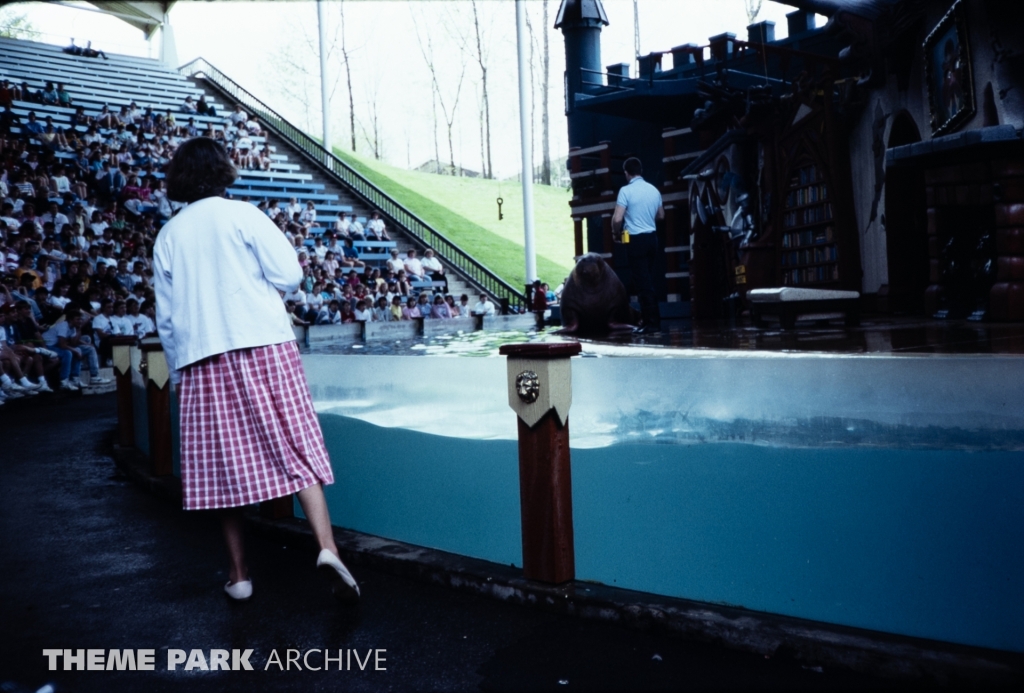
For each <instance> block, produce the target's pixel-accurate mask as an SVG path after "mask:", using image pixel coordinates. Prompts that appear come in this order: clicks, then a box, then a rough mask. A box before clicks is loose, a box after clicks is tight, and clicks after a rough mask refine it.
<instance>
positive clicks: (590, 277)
mask: <svg viewBox="0 0 1024 693" xmlns="http://www.w3.org/2000/svg"><path fill="white" fill-rule="evenodd" d="M561 310H562V329H561V332H562V333H564V334H582V335H586V334H607V333H609V332H612V331H617V330H632V329H633V327H634V325H635V323H636V315H635V311H634V310H633V309H632V308H631V307H630V305H629V294H627V293H626V287H624V286H623V285H622V281H620V280H619V277H618V275H616V274H615V272H614V271H612V268H611V267H609V266H608V263H606V262H605V261H604V258H602V257H601V256H600V255H598V254H597V253H587V254H586V255H583V256H582V257H580V259H579V261H578V262H577V263H576V266H575V267H574V268H573V270H572V273H570V274H569V278H568V279H567V280H566V281H565V288H564V289H563V290H562V300H561Z"/></svg>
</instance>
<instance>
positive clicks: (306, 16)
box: [13, 0, 793, 177]
mask: <svg viewBox="0 0 1024 693" xmlns="http://www.w3.org/2000/svg"><path fill="white" fill-rule="evenodd" d="M79 4H81V5H82V6H84V7H90V6H89V5H86V4H84V3H79ZM476 4H477V9H478V13H479V18H480V24H481V34H482V39H483V41H482V43H483V45H484V51H485V53H486V64H487V68H488V81H489V87H490V88H489V92H490V100H491V131H492V157H493V161H494V170H495V174H496V175H499V176H501V177H505V176H511V175H515V174H516V173H517V172H518V171H519V168H520V162H519V125H518V118H519V108H518V83H517V79H518V77H517V69H516V25H515V3H514V1H513V0H478V2H477V3H476ZM559 4H560V2H559V0H549V21H548V25H547V27H546V30H547V32H548V40H549V43H550V56H551V82H550V84H551V89H550V96H549V99H550V102H549V103H550V109H551V114H552V119H551V143H550V145H551V151H552V155H553V156H561V155H564V154H565V152H566V150H567V148H568V146H567V144H566V134H565V133H566V125H565V117H564V114H563V89H562V74H563V71H564V67H565V54H564V45H563V43H562V36H561V32H559V31H557V30H555V29H554V28H553V27H552V25H553V24H554V15H555V13H556V11H557V9H558V6H559ZM342 6H344V14H345V33H344V35H345V41H346V48H347V49H348V51H349V52H350V66H351V68H352V82H353V92H354V97H355V102H356V106H355V111H356V119H357V124H356V130H357V135H358V136H357V149H358V151H360V152H361V153H371V151H372V146H371V144H370V143H371V141H372V140H373V134H372V133H373V105H374V104H376V113H377V132H378V135H377V140H378V143H379V146H380V148H381V150H382V157H383V158H384V160H386V161H388V162H389V163H391V164H394V165H396V166H402V167H415V166H418V165H419V164H421V163H423V162H424V161H427V160H429V159H433V158H434V153H435V138H434V134H433V132H434V123H435V122H436V123H437V124H438V127H437V130H436V132H437V140H438V146H437V149H438V150H439V151H440V154H441V159H442V160H445V161H447V159H448V144H447V133H446V127H445V124H444V120H445V118H444V114H443V110H442V108H441V105H440V104H437V103H435V105H434V106H433V107H432V104H431V99H432V94H433V89H432V87H431V77H430V72H429V70H428V68H427V65H426V61H425V60H424V52H425V51H427V47H428V43H429V46H430V51H429V52H430V53H431V54H432V55H433V61H434V66H435V70H436V72H437V74H438V83H439V92H440V101H441V103H443V104H444V106H445V107H446V108H447V109H448V110H449V111H451V109H452V106H453V105H454V103H455V96H456V93H457V92H458V96H459V100H458V104H457V107H456V108H455V111H454V112H455V116H454V124H453V137H452V140H453V142H452V144H453V148H454V150H455V161H456V163H457V164H460V165H462V166H464V167H465V168H468V169H473V170H479V169H480V168H481V156H482V155H481V134H480V112H481V108H480V104H481V98H480V97H481V93H480V68H479V67H478V65H477V64H476V56H475V42H473V43H468V44H467V43H466V40H467V39H470V40H472V39H473V38H474V37H473V16H472V6H471V3H470V2H469V0H412V1H401V0H345V2H344V3H341V2H338V1H337V0H334V1H331V2H329V3H328V5H327V10H328V28H329V31H328V33H329V34H330V35H331V36H335V35H336V36H338V37H339V38H340V31H339V29H340V18H341V14H340V11H341V9H342ZM604 6H605V9H606V11H607V13H608V19H609V21H610V26H608V27H606V28H605V29H604V31H603V32H602V46H601V51H602V52H601V59H602V63H603V64H605V65H608V64H612V63H619V62H631V61H632V58H633V53H634V50H633V41H634V39H633V28H634V25H633V2H632V0H604ZM527 8H528V13H529V16H530V19H531V23H532V25H533V30H534V41H535V45H536V46H537V47H538V50H537V53H536V60H537V63H536V72H535V78H536V83H537V84H536V88H537V92H536V96H535V100H536V101H537V103H536V104H535V113H536V119H537V122H536V125H535V128H534V129H535V150H536V161H537V163H538V164H539V160H540V144H539V143H540V136H541V132H540V78H541V76H540V57H541V56H540V52H539V47H540V45H541V42H542V40H543V36H542V33H541V32H542V31H543V30H544V29H543V27H542V22H541V13H542V9H543V0H528V2H527ZM13 9H14V10H16V11H19V12H24V13H25V14H27V15H28V18H29V19H30V20H31V21H32V23H33V24H34V25H35V28H36V29H38V30H40V31H41V32H43V34H42V36H41V37H40V40H45V41H48V42H51V43H57V44H62V45H66V44H67V43H68V41H69V39H70V38H71V37H74V38H75V39H76V40H77V41H78V42H80V43H84V42H85V41H86V40H92V41H93V43H94V45H95V46H96V47H97V48H101V49H106V50H110V51H112V52H119V53H129V54H134V55H149V54H150V51H151V50H152V55H153V56H158V55H159V45H158V43H157V42H158V41H159V39H155V40H154V45H153V46H152V47H151V46H150V45H149V44H148V43H147V42H146V41H145V40H144V38H143V36H142V33H141V32H140V31H138V30H137V29H134V28H132V27H131V26H129V25H128V24H125V23H124V22H122V21H120V20H118V19H116V18H113V17H110V16H104V15H101V14H99V13H96V12H89V11H85V10H79V9H74V8H72V7H67V6H62V5H57V4H47V3H36V2H30V3H22V4H20V5H16V6H15V7H14V8H13ZM792 10H793V8H791V7H788V6H785V5H781V4H778V3H775V2H770V1H769V2H765V3H764V6H763V8H762V9H761V12H760V15H759V16H758V19H759V20H762V19H769V20H772V21H775V22H776V35H777V37H778V38H782V37H785V35H786V26H785V25H786V20H785V14H786V13H787V12H790V11H792ZM170 17H171V24H172V26H173V27H174V33H175V38H176V45H177V54H178V59H179V60H178V62H179V63H185V62H188V61H189V60H192V59H193V58H196V57H200V56H201V57H204V58H206V59H207V60H209V61H210V62H211V63H212V64H213V65H215V66H216V67H218V68H219V69H220V70H222V71H223V72H225V73H226V74H227V75H229V76H230V77H231V78H232V79H234V80H235V81H237V82H238V83H239V84H241V85H242V86H243V87H245V88H246V89H248V90H249V91H251V92H252V93H253V94H255V95H256V96H257V97H259V98H260V99H262V100H264V101H266V102H267V103H268V104H269V105H270V106H271V107H272V108H274V109H275V110H277V111H278V112H280V113H281V114H282V115H285V116H286V117H288V118H289V119H291V120H293V122H294V123H295V124H296V125H299V126H300V127H302V128H304V129H306V130H307V131H308V132H310V133H312V134H314V135H315V136H317V137H319V135H320V131H321V124H320V123H321V120H320V94H319V82H318V81H317V80H318V79H319V63H318V57H317V54H316V52H315V50H316V39H317V23H316V22H317V11H316V4H315V3H314V2H302V1H298V0H295V1H284V0H278V1H276V2H249V1H243V0H237V1H233V2H225V1H224V0H219V1H218V2H189V1H179V2H178V3H177V4H176V5H175V6H174V8H173V9H172V10H171V15H170ZM746 24H747V18H746V14H745V10H744V0H639V28H640V52H641V54H646V53H649V52H651V51H667V50H668V49H670V48H672V47H673V46H676V45H679V44H682V43H699V44H706V43H707V38H708V37H709V36H712V35H714V34H718V33H722V32H723V31H731V32H733V33H735V34H737V36H738V37H739V38H745V35H746V29H745V27H746ZM461 46H465V49H464V48H462V47H461ZM665 65H666V67H670V66H671V57H670V56H666V58H665ZM463 70H464V73H463ZM460 75H462V86H461V90H458V85H459V78H460ZM328 79H329V81H330V82H331V83H332V84H333V85H334V91H333V95H332V97H331V113H332V119H331V122H332V126H331V127H332V140H333V141H334V143H335V144H336V145H339V146H344V147H346V148H349V147H350V134H349V133H350V129H349V125H348V122H349V120H348V93H347V90H346V86H345V78H344V68H343V65H342V61H341V57H340V51H339V50H335V51H334V53H332V54H331V60H330V65H329V67H328ZM435 111H436V117H435V115H434V113H435Z"/></svg>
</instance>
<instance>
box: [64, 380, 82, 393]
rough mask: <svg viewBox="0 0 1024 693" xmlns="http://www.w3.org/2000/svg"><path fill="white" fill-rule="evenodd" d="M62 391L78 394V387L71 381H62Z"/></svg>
mask: <svg viewBox="0 0 1024 693" xmlns="http://www.w3.org/2000/svg"><path fill="white" fill-rule="evenodd" d="M60 389H61V390H67V391H68V392H78V386H77V385H75V384H74V383H73V382H71V381H70V380H62V381H60Z"/></svg>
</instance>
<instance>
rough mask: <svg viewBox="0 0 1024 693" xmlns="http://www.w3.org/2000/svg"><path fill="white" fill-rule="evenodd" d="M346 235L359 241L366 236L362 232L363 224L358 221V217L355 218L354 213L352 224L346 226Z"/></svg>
mask: <svg viewBox="0 0 1024 693" xmlns="http://www.w3.org/2000/svg"><path fill="white" fill-rule="evenodd" d="M348 235H349V236H350V237H352V238H354V239H356V240H357V241H361V240H364V239H365V238H366V234H364V233H363V225H362V224H360V223H359V220H358V219H356V215H355V214H353V215H352V224H351V225H350V226H349V228H348Z"/></svg>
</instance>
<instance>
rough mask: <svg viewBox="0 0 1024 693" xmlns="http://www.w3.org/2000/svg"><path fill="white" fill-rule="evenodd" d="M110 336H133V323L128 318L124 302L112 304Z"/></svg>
mask: <svg viewBox="0 0 1024 693" xmlns="http://www.w3.org/2000/svg"><path fill="white" fill-rule="evenodd" d="M110 328H111V332H110V334H111V335H121V336H126V337H127V336H130V335H133V334H135V323H134V322H133V321H132V319H131V318H130V317H129V316H128V306H127V305H126V304H125V302H124V301H118V302H116V303H115V304H114V315H113V316H112V317H111V318H110Z"/></svg>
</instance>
